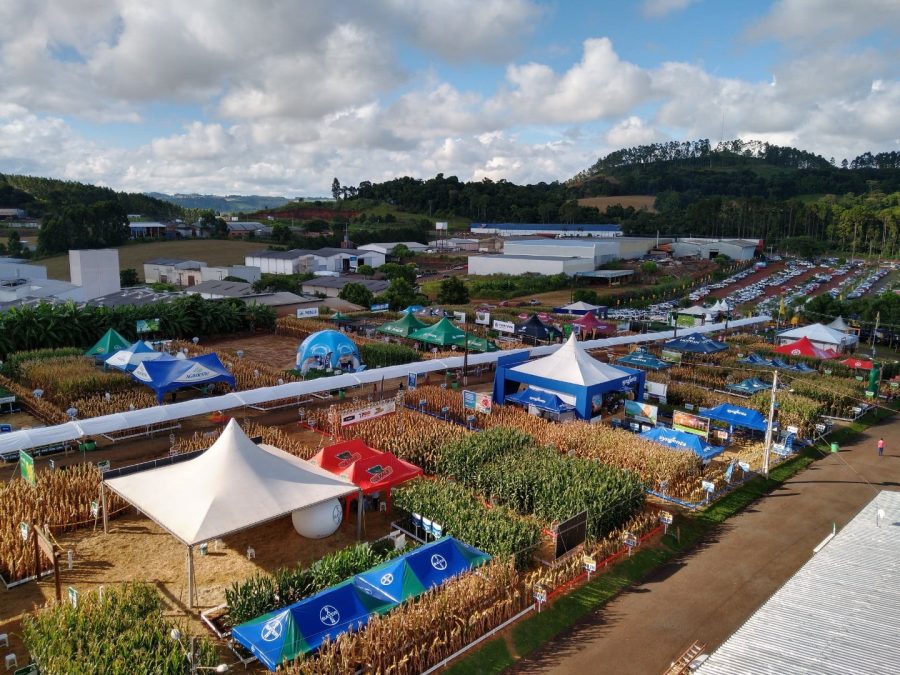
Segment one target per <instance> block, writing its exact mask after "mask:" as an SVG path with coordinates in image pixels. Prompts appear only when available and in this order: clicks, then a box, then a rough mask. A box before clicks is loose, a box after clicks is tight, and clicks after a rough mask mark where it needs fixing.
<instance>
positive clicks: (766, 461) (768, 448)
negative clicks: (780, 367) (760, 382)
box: [763, 370, 778, 478]
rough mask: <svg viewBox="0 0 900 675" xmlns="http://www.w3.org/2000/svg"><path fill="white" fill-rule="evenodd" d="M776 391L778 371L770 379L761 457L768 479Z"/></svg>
mask: <svg viewBox="0 0 900 675" xmlns="http://www.w3.org/2000/svg"><path fill="white" fill-rule="evenodd" d="M777 389H778V371H777V370H776V371H775V376H774V377H773V378H772V400H771V402H770V403H769V426H768V427H767V428H766V449H765V455H764V456H763V475H764V476H765V477H766V478H768V477H769V453H770V452H771V451H772V424H773V423H774V421H775V390H777Z"/></svg>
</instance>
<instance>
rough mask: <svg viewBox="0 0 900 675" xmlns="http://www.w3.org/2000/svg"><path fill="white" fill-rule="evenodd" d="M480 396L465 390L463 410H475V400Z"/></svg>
mask: <svg viewBox="0 0 900 675" xmlns="http://www.w3.org/2000/svg"><path fill="white" fill-rule="evenodd" d="M477 396H478V394H476V393H475V392H474V391H469V390H468V389H464V390H463V408H465V409H466V410H475V399H476V398H477Z"/></svg>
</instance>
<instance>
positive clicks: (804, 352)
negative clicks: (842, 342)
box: [775, 337, 837, 359]
mask: <svg viewBox="0 0 900 675" xmlns="http://www.w3.org/2000/svg"><path fill="white" fill-rule="evenodd" d="M775 353H776V354H785V355H787V356H806V357H808V358H813V359H833V358H834V357H835V356H837V354H836V353H835V352H833V351H831V350H827V351H826V350H825V349H820V348H819V347H816V346H815V345H814V344H813V343H812V341H811V340H810V339H809V338H808V337H802V338H800V339H799V340H797V341H796V342H789V343H788V344H784V345H781V346H780V347H776V348H775Z"/></svg>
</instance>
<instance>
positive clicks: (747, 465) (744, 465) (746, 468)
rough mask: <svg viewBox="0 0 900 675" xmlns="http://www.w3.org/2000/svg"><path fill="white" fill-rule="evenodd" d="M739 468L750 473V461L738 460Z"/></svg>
mask: <svg viewBox="0 0 900 675" xmlns="http://www.w3.org/2000/svg"><path fill="white" fill-rule="evenodd" d="M738 468H739V469H740V470H741V471H743V472H744V473H750V462H738Z"/></svg>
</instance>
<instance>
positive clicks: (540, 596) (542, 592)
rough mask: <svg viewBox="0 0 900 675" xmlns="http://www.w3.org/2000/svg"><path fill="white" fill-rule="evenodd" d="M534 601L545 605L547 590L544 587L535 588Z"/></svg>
mask: <svg viewBox="0 0 900 675" xmlns="http://www.w3.org/2000/svg"><path fill="white" fill-rule="evenodd" d="M534 599H535V601H537V602H538V603H539V604H541V605H543V604H544V603H545V602H547V589H546V588H544V587H543V586H535V587H534Z"/></svg>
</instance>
